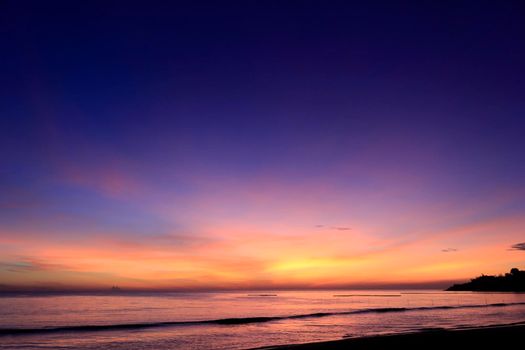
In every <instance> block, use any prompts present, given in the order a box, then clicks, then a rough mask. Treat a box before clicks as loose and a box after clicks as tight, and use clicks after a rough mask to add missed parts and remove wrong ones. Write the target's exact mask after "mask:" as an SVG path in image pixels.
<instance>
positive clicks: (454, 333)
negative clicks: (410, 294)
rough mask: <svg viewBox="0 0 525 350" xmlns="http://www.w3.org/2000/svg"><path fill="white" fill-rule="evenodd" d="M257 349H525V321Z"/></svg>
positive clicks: (260, 349)
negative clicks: (523, 322)
mask: <svg viewBox="0 0 525 350" xmlns="http://www.w3.org/2000/svg"><path fill="white" fill-rule="evenodd" d="M258 349H259V350H262V349H266V350H270V349H274V350H284V349H290V350H292V349H293V350H317V349H327V350H331V349H334V350H335V349H352V350H356V349H421V350H424V349H443V350H447V349H467V350H471V349H473V350H475V349H497V350H504V349H525V324H513V325H504V326H493V327H483V328H470V329H455V330H429V331H423V332H417V333H408V334H396V335H383V336H372V337H363V338H345V339H340V340H333V341H325V342H317V343H307V344H293V345H282V346H270V347H264V348H258Z"/></svg>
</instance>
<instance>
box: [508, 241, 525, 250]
mask: <svg viewBox="0 0 525 350" xmlns="http://www.w3.org/2000/svg"><path fill="white" fill-rule="evenodd" d="M510 250H525V242H522V243H516V244H513V245H512V246H511V247H510Z"/></svg>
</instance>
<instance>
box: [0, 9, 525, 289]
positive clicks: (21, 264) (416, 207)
mask: <svg viewBox="0 0 525 350" xmlns="http://www.w3.org/2000/svg"><path fill="white" fill-rule="evenodd" d="M183 3H185V5H182V4H183ZM524 38H525V2H523V1H450V2H449V1H363V2H362V4H357V2H353V1H319V2H311V1H244V2H229V1H217V2H208V3H204V2H198V1H197V2H195V1H193V2H192V1H188V2H177V1H175V2H173V3H172V2H168V1H163V2H156V1H144V2H142V4H138V3H136V2H134V1H121V2H115V1H2V2H1V3H0V44H1V47H2V49H1V55H0V56H1V57H0V63H1V67H0V78H1V85H0V89H1V93H0V119H1V121H0V165H1V167H0V290H1V289H42V288H51V289H92V288H95V289H97V288H101V289H105V288H109V287H111V286H112V285H118V286H120V287H121V288H129V289H144V288H146V289H147V288H150V289H230V288H245V289H250V288H263V289H276V288H332V287H350V288H351V287H363V288H364V287H374V286H376V287H377V286H380V287H399V286H413V287H421V286H434V287H445V286H446V285H447V284H448V283H449V282H451V281H461V280H464V279H468V278H471V277H474V276H476V275H479V274H481V273H485V274H496V273H502V272H505V271H508V270H509V269H510V268H511V267H518V268H525V251H524V250H525V248H524V246H525V245H519V243H523V242H525V39H524ZM513 246H514V248H513Z"/></svg>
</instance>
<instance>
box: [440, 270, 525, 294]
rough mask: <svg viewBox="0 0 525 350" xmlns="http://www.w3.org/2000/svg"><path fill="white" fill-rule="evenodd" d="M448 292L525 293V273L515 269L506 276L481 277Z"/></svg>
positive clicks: (456, 285)
mask: <svg viewBox="0 0 525 350" xmlns="http://www.w3.org/2000/svg"><path fill="white" fill-rule="evenodd" d="M447 291H474V292H525V271H520V270H518V269H517V268H513V269H512V270H510V273H506V274H505V275H499V276H486V275H481V276H479V277H476V278H474V279H472V280H470V282H467V283H463V284H454V285H453V286H451V287H449V288H448V289H447Z"/></svg>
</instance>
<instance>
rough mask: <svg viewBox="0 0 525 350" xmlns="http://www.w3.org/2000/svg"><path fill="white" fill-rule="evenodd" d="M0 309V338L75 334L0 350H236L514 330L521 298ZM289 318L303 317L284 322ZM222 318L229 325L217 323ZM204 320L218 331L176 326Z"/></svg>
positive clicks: (213, 299)
mask: <svg viewBox="0 0 525 350" xmlns="http://www.w3.org/2000/svg"><path fill="white" fill-rule="evenodd" d="M443 306H446V307H447V308H442V307H443ZM0 310H1V314H2V317H1V318H0V328H2V329H4V330H6V329H11V330H13V329H19V328H24V329H33V330H39V329H42V328H63V327H81V328H80V329H83V330H84V331H79V329H77V330H73V331H71V330H70V331H67V332H65V331H64V330H63V329H62V330H61V331H56V332H51V333H35V334H25V335H3V336H2V337H1V338H0V340H1V341H0V349H11V348H20V347H23V348H24V349H36V348H39V349H41V348H46V347H47V348H64V349H103V348H104V349H106V348H112V349H159V348H163V349H202V348H206V349H245V348H250V347H257V346H266V345H274V344H287V343H297V342H310V341H320V340H328V339H338V338H341V337H344V336H354V337H358V336H364V335H372V334H384V333H398V332H406V331H412V330H417V329H422V328H436V327H440V328H451V327H462V326H482V325H491V324H504V323H513V322H521V321H525V294H512V293H490V294H485V293H469V292H461V293H451V292H427V291H422V292H413V291H412V292H402V291H401V292H398V291H396V292H392V291H388V292H378V291H322V292H319V291H300V292H297V291H293V292H250V293H245V292H229V293H163V294H133V295H130V294H112V295H89V296H88V295H69V296H66V295H59V296H57V295H48V296H32V297H25V296H9V297H1V298H0ZM297 315H310V316H308V317H291V318H290V317H289V316H297ZM232 318H235V319H236V320H235V322H231V321H228V322H225V321H224V320H225V319H232ZM265 318H269V319H265ZM239 319H245V320H239ZM209 320H214V321H217V320H219V322H215V323H185V322H195V321H209ZM162 323H164V324H162ZM166 323H168V324H166ZM173 323H176V324H173ZM137 324H141V325H144V324H146V325H150V324H155V325H156V326H155V327H147V328H144V327H126V328H119V329H109V330H103V331H102V329H104V327H96V328H95V329H91V330H89V328H85V327H84V326H97V325H98V326H103V325H137ZM86 329H87V330H89V331H86Z"/></svg>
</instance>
